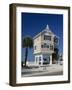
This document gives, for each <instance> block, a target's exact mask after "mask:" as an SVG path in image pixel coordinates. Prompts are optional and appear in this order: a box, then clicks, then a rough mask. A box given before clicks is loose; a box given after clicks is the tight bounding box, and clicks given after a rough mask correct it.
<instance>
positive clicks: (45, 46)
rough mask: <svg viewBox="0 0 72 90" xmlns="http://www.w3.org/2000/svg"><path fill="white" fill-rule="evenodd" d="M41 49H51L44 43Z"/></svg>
mask: <svg viewBox="0 0 72 90" xmlns="http://www.w3.org/2000/svg"><path fill="white" fill-rule="evenodd" d="M41 48H49V45H47V43H44V44H42V45H41Z"/></svg>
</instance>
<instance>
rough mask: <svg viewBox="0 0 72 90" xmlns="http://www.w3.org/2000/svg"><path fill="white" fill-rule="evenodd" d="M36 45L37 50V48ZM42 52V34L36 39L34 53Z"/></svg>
mask: <svg viewBox="0 0 72 90" xmlns="http://www.w3.org/2000/svg"><path fill="white" fill-rule="evenodd" d="M35 46H36V50H35ZM40 52H41V36H39V37H37V38H36V39H34V54H36V53H40Z"/></svg>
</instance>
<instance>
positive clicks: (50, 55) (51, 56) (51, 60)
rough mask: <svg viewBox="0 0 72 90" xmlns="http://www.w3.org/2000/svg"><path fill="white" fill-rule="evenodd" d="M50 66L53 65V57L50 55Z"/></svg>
mask: <svg viewBox="0 0 72 90" xmlns="http://www.w3.org/2000/svg"><path fill="white" fill-rule="evenodd" d="M50 65H52V55H50Z"/></svg>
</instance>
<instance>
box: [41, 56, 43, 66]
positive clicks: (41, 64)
mask: <svg viewBox="0 0 72 90" xmlns="http://www.w3.org/2000/svg"><path fill="white" fill-rule="evenodd" d="M41 65H43V55H41Z"/></svg>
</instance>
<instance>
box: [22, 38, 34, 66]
mask: <svg viewBox="0 0 72 90" xmlns="http://www.w3.org/2000/svg"><path fill="white" fill-rule="evenodd" d="M22 47H23V48H25V67H26V62H27V57H28V48H32V47H33V39H32V38H31V37H29V36H27V37H24V38H23V40H22Z"/></svg>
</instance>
